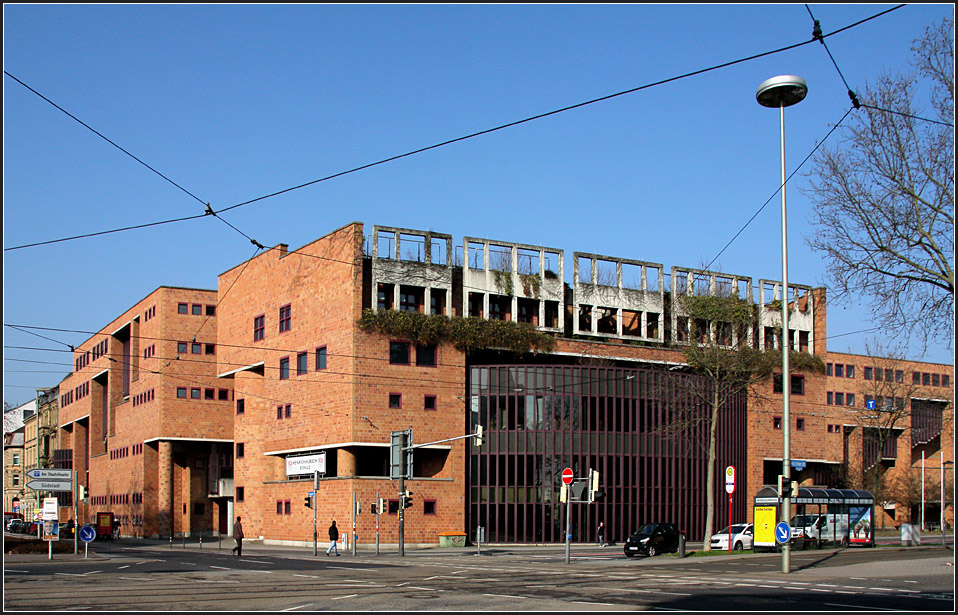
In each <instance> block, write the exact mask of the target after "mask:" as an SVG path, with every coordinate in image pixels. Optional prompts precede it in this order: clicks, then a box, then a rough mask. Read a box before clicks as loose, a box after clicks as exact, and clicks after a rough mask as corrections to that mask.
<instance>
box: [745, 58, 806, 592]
mask: <svg viewBox="0 0 958 615" xmlns="http://www.w3.org/2000/svg"><path fill="white" fill-rule="evenodd" d="M806 94H808V85H807V84H806V83H805V80H804V79H802V78H801V77H796V76H794V75H780V76H778V77H772V78H771V79H767V80H765V81H763V82H762V84H761V85H759V86H758V92H756V94H755V99H756V100H757V101H758V104H760V105H762V106H763V107H772V108H774V107H778V114H779V125H780V136H781V139H780V141H781V149H782V188H781V190H782V297H781V299H782V338H781V348H782V422H783V423H784V425H783V427H782V431H783V442H782V444H783V453H782V475H783V476H784V477H785V482H786V483H787V484H788V485H791V478H792V471H791V464H792V460H791V452H790V451H791V441H790V434H791V416H790V414H789V401H790V399H789V398H790V394H791V390H792V379H791V374H790V373H789V365H788V353H789V351H790V350H791V343H790V340H789V336H788V333H789V331H788V232H787V228H788V227H787V222H786V221H787V216H786V214H785V107H790V106H792V105H794V104H797V103H800V102H802V100H804V99H805V95H806ZM789 491H790V489H787V490H786V491H785V493H784V494H783V497H782V511H781V512H782V516H781V519H780V520H781V521H784V522H785V523H789V522H790V520H791V516H792V506H791V498H790V493H789ZM782 572H783V573H785V574H788V573H789V572H791V546H790V545H788V544H787V543H786V544H784V545H782Z"/></svg>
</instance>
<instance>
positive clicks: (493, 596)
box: [482, 594, 528, 600]
mask: <svg viewBox="0 0 958 615" xmlns="http://www.w3.org/2000/svg"><path fill="white" fill-rule="evenodd" d="M482 595H483V596H489V597H491V598H520V599H522V600H525V599H526V598H528V596H510V595H509V594H482Z"/></svg>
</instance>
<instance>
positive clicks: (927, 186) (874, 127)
mask: <svg viewBox="0 0 958 615" xmlns="http://www.w3.org/2000/svg"><path fill="white" fill-rule="evenodd" d="M953 32H954V21H953V20H952V19H951V18H947V19H945V20H943V21H942V22H941V23H940V24H938V25H936V26H933V27H929V28H928V29H927V30H926V32H925V35H924V37H923V38H922V39H920V40H917V41H915V44H914V45H913V47H912V51H913V52H914V62H913V64H914V67H915V70H914V71H913V72H911V73H909V74H906V75H884V76H882V77H881V78H879V80H878V81H877V83H875V84H874V85H866V86H865V88H864V91H863V92H862V95H861V99H862V108H861V109H860V110H859V111H857V112H856V113H857V115H855V116H853V119H852V123H851V124H850V125H849V126H847V127H844V128H843V130H844V131H845V132H844V138H843V139H842V140H841V141H840V143H839V144H838V145H836V146H835V147H834V148H822V149H821V150H819V152H818V153H817V154H816V156H815V158H814V165H815V166H814V168H813V169H812V170H811V171H810V172H809V173H808V177H810V178H811V185H810V187H808V188H806V189H805V190H804V191H805V192H806V194H807V195H808V196H809V197H810V198H811V200H812V201H813V203H814V211H813V213H812V217H811V222H812V224H813V225H814V226H815V227H817V228H816V231H815V233H814V234H813V235H811V236H809V237H808V238H807V242H808V244H809V246H811V247H812V248H813V249H814V250H816V251H819V252H822V253H823V254H824V255H825V260H826V262H827V264H828V278H829V282H830V285H831V287H832V288H835V289H838V290H839V293H838V295H837V296H836V297H835V299H836V300H837V301H841V300H842V299H845V300H849V299H850V298H852V297H865V298H867V299H868V300H869V301H870V302H871V303H872V306H873V308H874V318H875V321H876V324H878V325H880V326H883V327H884V328H886V329H894V330H896V331H900V332H901V333H902V334H905V335H907V336H917V339H919V340H921V342H922V343H923V344H924V345H925V347H926V348H927V346H928V344H929V343H930V342H935V343H938V342H943V343H946V344H947V345H948V348H951V344H952V338H953V335H954V299H955V272H954V257H955V243H954V232H955V192H954V188H955V174H954V169H955V140H954V125H953V122H954V114H955V82H954V34H953ZM922 95H925V96H926V97H927V100H926V101H925V102H924V103H921V102H918V99H919V98H920V97H922ZM837 301H836V302H837Z"/></svg>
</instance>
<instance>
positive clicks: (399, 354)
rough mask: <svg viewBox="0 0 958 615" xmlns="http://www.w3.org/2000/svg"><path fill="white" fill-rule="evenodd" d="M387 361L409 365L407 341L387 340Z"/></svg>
mask: <svg viewBox="0 0 958 615" xmlns="http://www.w3.org/2000/svg"><path fill="white" fill-rule="evenodd" d="M389 362H390V363H391V364H393V365H409V342H389Z"/></svg>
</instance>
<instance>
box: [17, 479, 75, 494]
mask: <svg viewBox="0 0 958 615" xmlns="http://www.w3.org/2000/svg"><path fill="white" fill-rule="evenodd" d="M27 489H33V490H34V491H73V481H68V480H67V481H62V480H47V479H40V478H38V479H35V480H31V481H28V482H27Z"/></svg>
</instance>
